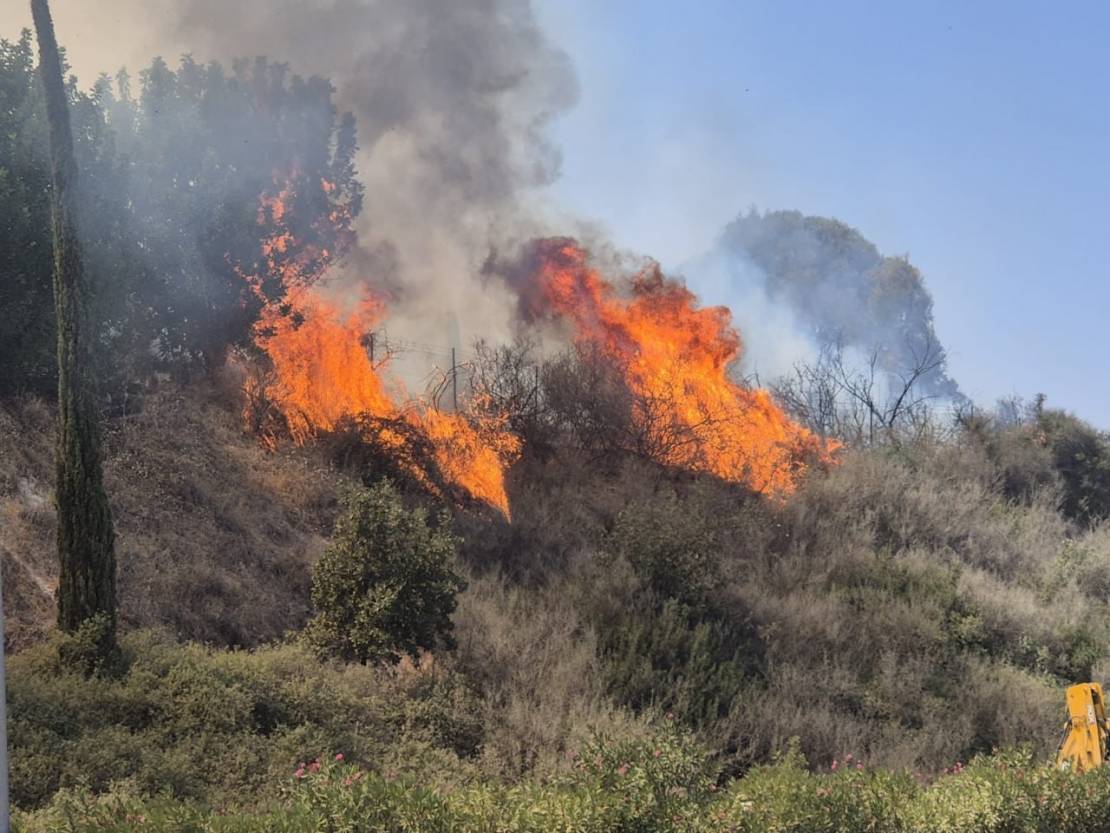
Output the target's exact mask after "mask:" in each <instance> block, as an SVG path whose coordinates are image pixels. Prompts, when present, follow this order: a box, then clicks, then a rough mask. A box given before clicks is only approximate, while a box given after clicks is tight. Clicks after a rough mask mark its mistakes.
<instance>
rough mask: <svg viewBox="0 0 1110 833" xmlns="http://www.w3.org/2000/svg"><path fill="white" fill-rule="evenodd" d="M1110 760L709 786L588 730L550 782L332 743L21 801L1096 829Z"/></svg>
mask: <svg viewBox="0 0 1110 833" xmlns="http://www.w3.org/2000/svg"><path fill="white" fill-rule="evenodd" d="M1108 814H1110V770H1108V769H1105V768H1104V769H1100V770H1095V771H1093V772H1090V773H1087V774H1085V775H1074V774H1069V773H1064V772H1061V771H1059V770H1056V769H1055V768H1052V767H1049V766H1044V765H1036V764H1034V763H1033V761H1032V759H1031V758H1030V757H1029V756H1028V755H1027V754H1025V753H1006V754H1000V755H995V756H990V757H985V758H980V759H977V760H975V761H973V762H972V763H971V764H969V765H967V766H964V765H962V764H959V763H957V764H955V765H953V767H952V768H951V770H950V772H949V773H947V774H945V775H943V776H941V777H940V778H938V779H937V780H935V781H933V782H931V783H926V782H924V781H922V780H921V779H918V778H914V777H911V776H910V775H908V774H905V773H893V772H884V771H873V770H870V769H867V768H864V767H862V766H861V765H859V764H856V763H855V762H851V761H847V762H838V766H837V768H836V769H835V771H826V772H823V773H819V774H817V773H813V772H811V771H810V770H809V769H808V768H807V767H806V765H805V761H804V759H803V758H801V756H800V755H799V754H798V753H797V752H796V751H793V752H790V753H788V754H787V755H786V756H785V757H784V758H782V759H780V760H779V761H778V762H776V763H773V764H770V765H766V766H761V767H758V768H756V769H753V770H752V771H751V772H749V773H748V774H747V775H745V776H744V777H743V778H740V779H738V780H734V781H731V782H729V783H727V784H725V785H724V787H723V788H718V785H717V783H716V782H715V781H714V771H713V769H712V767H710V766H708V764H707V763H706V758H705V753H704V751H702V750H699V749H698V748H697V746H696V745H695V744H693V743H692V742H691V741H690V740H689V738H685V737H683V736H682V735H680V734H676V733H673V732H669V731H667V730H663V731H661V732H660V733H659V734H658V735H657V736H656V737H655V738H653V739H651V740H649V741H648V742H644V743H630V742H623V741H620V740H615V741H606V740H603V739H600V738H599V739H597V741H596V744H595V745H591V746H590V747H589V748H588V749H586V750H584V752H583V755H582V757H581V758H580V759H579V761H578V763H577V765H576V768H575V771H574V772H573V773H572V774H570V775H568V776H566V777H565V778H562V779H558V780H555V781H552V782H549V783H546V784H542V785H541V784H539V783H535V782H529V783H522V784H517V785H513V786H505V785H503V784H498V783H490V782H474V783H470V784H467V785H465V786H463V787H458V788H454V789H451V790H441V789H434V788H430V787H428V786H426V785H422V784H419V783H417V782H415V781H411V780H407V779H403V778H402V779H394V778H389V777H383V776H381V775H379V774H375V773H371V772H367V771H365V770H363V769H361V768H359V767H358V766H355V765H352V764H351V763H349V762H348V761H347V760H345V759H343V758H342V756H340V757H338V758H337V756H334V755H329V756H327V757H325V758H323V759H320V760H313V761H310V762H302V764H301V765H300V766H299V767H298V768H297V769H296V771H295V772H292V773H287V774H285V775H284V776H283V777H282V778H281V789H280V795H279V796H278V797H276V798H274V799H273V800H271V801H268V802H266V803H265V804H262V805H259V806H256V807H244V808H234V809H228V810H225V811H221V812H218V813H217V812H212V811H210V810H209V809H207V808H205V807H204V806H203V805H200V804H196V803H188V802H180V801H175V800H173V799H171V798H168V797H154V798H151V797H144V796H142V795H141V794H140V793H139V792H137V791H136V790H135V789H133V788H132V787H129V786H127V785H120V786H118V787H117V788H116V789H114V790H113V791H112V792H111V793H109V794H106V795H100V796H97V795H94V794H92V793H91V792H89V791H88V790H86V789H82V788H78V789H75V790H66V791H63V792H61V793H59V794H58V795H57V796H56V797H55V799H54V800H53V801H52V802H51V804H50V805H49V806H48V807H45V808H43V809H42V810H39V811H36V812H34V813H17V814H16V816H15V819H14V822H15V824H14V829H15V830H16V831H21V833H61V831H66V833H77V831H82V833H86V831H87V833H124V831H136V833H138V831H146V833H171V831H172V833H180V832H181V831H185V833H193V832H194V831H195V833H201V831H204V833H263V832H264V831H265V833H294V832H295V833H316V832H317V831H326V832H327V833H1097V831H1104V830H1106V829H1107V821H1106V820H1107V818H1108V817H1110V816H1108Z"/></svg>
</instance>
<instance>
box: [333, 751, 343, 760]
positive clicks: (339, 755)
mask: <svg viewBox="0 0 1110 833" xmlns="http://www.w3.org/2000/svg"><path fill="white" fill-rule="evenodd" d="M335 760H337V761H342V760H343V753H342V752H340V753H338V754H337V755H336V756H335Z"/></svg>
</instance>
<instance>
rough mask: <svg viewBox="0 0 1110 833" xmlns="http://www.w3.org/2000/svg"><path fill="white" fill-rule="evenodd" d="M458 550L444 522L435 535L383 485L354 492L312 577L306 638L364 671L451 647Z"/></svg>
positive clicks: (420, 512)
mask: <svg viewBox="0 0 1110 833" xmlns="http://www.w3.org/2000/svg"><path fill="white" fill-rule="evenodd" d="M456 543H457V542H456V539H455V538H454V537H453V536H452V535H451V533H450V532H448V531H447V530H446V523H444V524H442V525H441V527H440V528H435V529H433V528H431V527H429V526H428V522H427V513H426V511H425V510H424V509H422V508H417V509H411V510H410V509H407V508H406V507H405V506H404V504H403V503H402V501H401V498H400V496H399V495H398V493H397V491H396V490H395V489H394V488H393V486H392V485H391V484H390V483H389V481H386V480H383V481H380V482H379V483H378V484H376V485H375V486H372V487H370V488H369V489H366V490H363V491H357V492H352V493H351V494H350V495H349V496H348V497H347V499H346V503H345V509H344V512H343V514H342V515H341V516H340V518H339V520H338V521H337V522H336V526H335V534H334V536H333V538H332V543H331V545H330V546H329V547H328V549H327V550H326V551H325V552H324V555H323V556H322V557H321V559H320V561H319V563H318V564H317V565H316V567H315V569H314V571H313V577H312V604H313V607H314V608H315V610H316V615H315V617H314V618H313V619H312V620H311V621H310V622H309V624H308V627H307V628H306V638H307V639H308V640H309V642H310V643H311V644H312V645H314V646H315V647H316V648H317V649H318V650H319V651H320V652H321V653H324V654H330V655H334V656H337V657H339V658H341V659H343V660H346V661H348V662H352V661H357V662H361V663H364V664H365V663H367V662H378V661H387V662H392V663H396V662H398V661H399V660H400V658H401V655H402V654H408V655H409V656H411V657H413V658H414V659H416V658H417V657H418V656H419V652H420V650H421V649H428V650H430V649H432V648H433V647H435V646H436V645H437V644H445V645H447V646H448V647H453V645H454V642H453V639H452V637H451V630H452V624H451V614H452V613H453V612H454V610H455V605H456V601H455V596H456V594H457V593H458V592H459V591H461V590H462V589H463V587H464V582H463V580H462V578H461V577H460V576H459V575H458V574H457V573H456V572H455V568H454V564H453V562H454V559H455V548H456Z"/></svg>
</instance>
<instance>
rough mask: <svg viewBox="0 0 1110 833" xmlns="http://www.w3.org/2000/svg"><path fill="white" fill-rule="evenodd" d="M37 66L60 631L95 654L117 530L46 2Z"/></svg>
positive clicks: (35, 7)
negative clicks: (54, 365)
mask: <svg viewBox="0 0 1110 833" xmlns="http://www.w3.org/2000/svg"><path fill="white" fill-rule="evenodd" d="M31 11H32V13H33V15H34V20H35V29H36V31H37V32H38V41H39V68H40V71H41V73H42V82H43V89H44V91H45V95H46V108H47V122H48V125H49V129H50V182H51V187H52V192H51V214H52V218H53V229H54V307H55V317H56V321H57V330H58V439H57V449H56V452H55V458H56V462H55V465H56V484H55V492H56V500H57V504H58V558H59V561H60V572H59V577H58V593H57V599H58V626H59V627H60V628H61V629H62V630H63V631H65V632H75V631H77V630H79V629H81V628H82V626H85V627H86V628H87V627H88V626H89V625H90V624H95V626H96V627H97V629H98V639H97V640H96V651H95V653H96V654H97V655H99V657H100V658H104V657H106V656H108V655H109V654H111V653H112V652H114V650H115V626H116V555H115V533H114V530H113V528H112V516H111V512H110V511H109V508H108V497H107V495H106V494H105V493H104V485H103V480H102V472H101V464H100V424H99V415H98V412H97V404H96V396H95V379H94V378H93V376H92V374H91V373H90V371H89V367H90V359H89V357H90V354H91V351H92V347H93V343H92V340H91V338H90V335H91V333H92V327H90V324H89V315H88V310H87V308H86V301H85V293H86V286H85V273H84V262H83V260H82V255H81V245H80V241H79V239H78V236H77V228H76V216H75V214H76V212H75V210H74V199H75V198H74V193H75V189H76V185H77V162H76V159H75V158H74V152H73V135H72V133H71V128H70V121H69V108H68V104H67V101H66V91H65V86H64V84H63V83H62V63H61V58H60V56H59V54H58V44H57V41H56V40H55V38H54V22H53V21H52V20H51V18H50V8H49V6H48V5H47V0H32V2H31Z"/></svg>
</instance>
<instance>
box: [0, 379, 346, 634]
mask: <svg viewBox="0 0 1110 833" xmlns="http://www.w3.org/2000/svg"><path fill="white" fill-rule="evenodd" d="M52 436H53V419H52V415H51V413H50V409H49V408H48V407H47V405H46V404H44V403H43V402H42V401H41V400H36V399H24V400H21V401H17V402H14V403H7V404H5V405H3V406H0V521H2V526H0V552H2V553H3V558H4V563H3V567H4V571H5V587H4V590H5V601H6V602H7V604H8V611H7V612H8V628H9V634H8V636H9V645H12V646H16V647H18V646H21V645H26V644H28V643H29V642H31V641H33V640H35V639H36V638H38V637H41V636H42V635H43V634H44V633H45V631H46V630H47V629H48V628H49V627H50V625H51V624H52V622H53V616H54V603H53V597H52V594H53V590H54V586H55V582H56V574H57V567H56V562H55V555H54V526H55V523H54V511H53V506H52V498H51V495H50V483H51V480H52V471H53V468H52ZM105 456H106V460H105V480H106V486H107V489H108V492H109V497H110V500H111V502H112V509H113V512H114V516H115V522H116V531H117V553H118V558H119V583H120V600H121V615H122V621H123V623H124V624H125V625H126V626H132V627H134V626H146V625H155V624H159V625H166V626H168V627H170V628H171V629H172V630H173V631H174V632H175V633H176V634H178V635H179V636H181V637H183V638H190V639H196V640H200V641H204V642H212V643H215V644H229V645H250V644H257V643H259V642H263V641H266V640H269V639H272V638H275V637H278V636H280V635H282V634H283V633H284V632H285V631H287V630H289V629H293V628H297V627H299V626H300V625H301V624H303V622H304V620H305V618H306V617H307V614H308V612H309V611H308V587H309V582H310V576H311V564H312V563H313V561H314V559H315V558H316V557H317V556H318V554H319V553H320V552H321V551H322V549H323V546H324V542H325V536H326V535H328V534H329V533H330V529H331V523H332V518H333V514H334V507H335V495H336V492H337V486H338V480H339V475H337V474H336V473H334V472H332V471H330V470H329V469H328V467H327V466H325V465H324V464H323V463H322V462H321V461H320V459H319V455H314V454H311V453H309V452H303V451H298V450H289V451H282V452H278V453H277V454H271V453H269V452H266V451H264V450H263V449H262V448H260V447H259V446H258V444H257V443H256V442H254V441H253V440H252V439H251V438H250V437H247V436H245V435H244V434H243V432H242V430H241V428H240V426H239V423H238V420H237V418H236V417H235V415H234V412H233V411H232V410H231V409H230V408H228V407H227V403H226V402H225V401H221V399H220V396H219V394H218V393H217V392H215V391H213V390H212V389H211V388H208V387H196V388H192V389H188V390H183V389H180V388H177V387H173V386H166V387H165V388H164V389H162V390H161V391H159V392H157V393H155V394H152V395H150V396H148V398H147V399H146V401H145V404H144V408H143V410H142V412H141V413H139V414H137V415H133V416H129V417H125V418H120V419H115V420H111V421H109V422H108V423H107V425H106V431H105Z"/></svg>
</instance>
